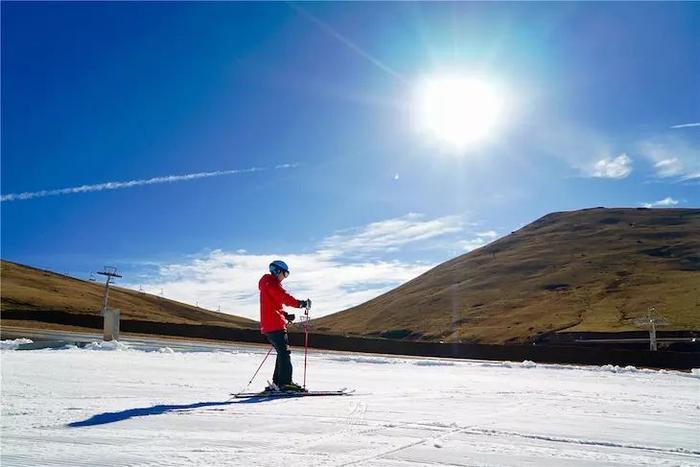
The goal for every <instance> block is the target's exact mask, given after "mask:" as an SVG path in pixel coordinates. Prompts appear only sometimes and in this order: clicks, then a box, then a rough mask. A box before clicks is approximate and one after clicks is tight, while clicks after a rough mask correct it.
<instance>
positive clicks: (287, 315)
mask: <svg viewBox="0 0 700 467" xmlns="http://www.w3.org/2000/svg"><path fill="white" fill-rule="evenodd" d="M283 314H284V317H285V319H286V320H287V321H289V322H290V323H291V322H292V321H294V320H295V319H296V316H295V315H294V313H287V312H286V311H285V312H284V313H283Z"/></svg>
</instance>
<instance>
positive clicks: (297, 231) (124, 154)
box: [0, 2, 700, 317]
mask: <svg viewBox="0 0 700 467" xmlns="http://www.w3.org/2000/svg"><path fill="white" fill-rule="evenodd" d="M698 30H700V5H698V4H697V3H672V4H662V3H635V4H631V3H615V4H587V3H542V4H540V3H519V4H512V3H454V4H452V3H415V2H411V3H300V4H285V3H216V4H214V3H207V4H204V3H202V4H194V3H187V4H184V3H156V2H154V3H97V2H94V3H81V2H76V3H70V4H68V3H65V4H63V3H8V2H3V3H2V204H1V205H0V208H1V209H2V257H3V259H8V260H11V261H17V262H20V263H24V264H29V265H32V266H36V267H42V268H48V269H51V270H55V271H58V272H69V273H70V274H71V275H75V276H78V277H83V278H86V277H89V275H90V272H91V271H96V270H99V269H101V268H102V266H103V265H115V266H117V267H118V268H119V269H120V270H121V271H123V272H124V275H125V277H124V279H123V280H122V281H121V284H122V285H125V286H129V287H134V288H139V287H142V288H143V289H144V290H146V291H149V292H154V293H160V292H161V290H163V294H164V295H166V296H168V297H171V298H176V299H179V300H183V301H187V302H190V303H199V304H200V305H202V306H206V307H208V308H212V309H217V308H219V307H221V310H222V311H226V312H231V313H235V314H240V315H244V316H249V317H256V316H257V289H256V284H257V279H258V278H259V276H260V274H262V273H263V272H264V271H265V269H266V265H267V263H269V261H270V260H272V259H275V258H278V257H279V258H282V259H285V260H286V261H287V262H288V263H290V265H291V268H292V275H291V276H290V278H289V279H288V282H286V283H285V284H286V285H287V287H288V289H289V290H290V291H291V292H292V293H294V294H296V295H299V298H306V297H307V296H308V297H311V298H312V299H316V300H315V303H316V305H315V312H316V313H317V316H320V315H324V314H327V313H329V312H333V311H338V310H340V309H343V308H345V307H347V306H351V305H354V304H357V303H360V302H362V301H364V300H367V299H369V298H371V297H373V296H376V295H378V294H379V293H382V292H384V291H386V290H389V289H391V288H393V287H395V286H396V285H398V284H400V283H402V282H405V281H406V280H409V279H411V278H412V277H415V276H416V275H418V274H420V273H422V272H424V271H425V270H427V269H429V268H430V267H432V266H434V265H436V264H439V263H440V262H442V261H445V260H447V259H449V258H452V257H454V256H457V255H459V254H462V253H465V252H467V251H469V250H471V249H474V248H476V247H479V246H482V245H484V244H486V243H488V242H490V241H492V240H493V239H495V238H498V237H499V236H502V235H506V234H508V233H510V232H511V231H513V230H515V229H517V228H519V227H521V226H522V225H525V224H527V223H529V222H531V221H533V220H535V219H536V218H538V217H540V216H542V215H544V214H547V213H549V212H553V211H562V210H573V209H581V208H586V207H594V206H607V207H619V206H629V207H638V206H642V205H651V206H658V207H697V206H698V181H700V86H698V83H699V82H700V41H699V40H698V36H697V31H698ZM447 75H449V76H459V77H477V78H478V79H479V80H480V82H481V83H485V84H486V85H488V86H489V87H490V88H491V89H493V90H494V92H495V93H496V94H497V96H498V99H499V100H500V102H501V110H500V113H499V114H498V115H499V116H498V118H497V119H496V120H495V123H494V126H493V128H492V129H491V130H490V131H489V133H488V135H487V136H486V137H484V138H482V139H481V140H479V141H477V142H474V143H470V144H469V145H467V146H465V147H455V146H452V145H450V144H446V143H445V141H444V140H443V141H441V140H440V137H439V135H436V134H428V133H427V132H426V131H425V128H422V127H421V126H420V123H419V121H420V118H419V117H417V114H418V113H419V110H417V108H418V105H417V104H416V92H417V91H416V89H418V87H419V83H420V82H422V81H425V80H430V79H434V77H436V76H447ZM460 79H461V78H460ZM466 106H467V107H470V108H472V107H473V108H475V109H476V110H477V113H476V114H475V115H476V118H477V119H480V118H481V117H483V113H478V110H479V108H478V107H479V106H478V105H473V106H472V105H470V104H469V102H467V105H466ZM196 174H199V175H196ZM167 177H173V178H170V179H168V178H167ZM77 187H83V188H78V189H76V188H77ZM51 190H58V191H56V192H53V193H51ZM23 194H24V195H23Z"/></svg>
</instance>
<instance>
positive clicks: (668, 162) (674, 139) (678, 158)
mask: <svg viewBox="0 0 700 467" xmlns="http://www.w3.org/2000/svg"><path fill="white" fill-rule="evenodd" d="M638 148H639V149H638V150H639V154H640V155H641V156H642V157H644V158H646V159H648V160H649V161H651V163H652V164H653V166H654V170H655V172H656V176H657V177H659V178H671V177H676V178H678V179H679V180H691V179H697V178H700V148H698V147H696V146H694V145H692V144H691V143H690V142H689V141H687V140H686V139H684V138H681V137H678V136H665V137H657V138H653V139H648V140H646V141H642V142H640V143H639V144H638Z"/></svg>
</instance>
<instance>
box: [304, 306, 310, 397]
mask: <svg viewBox="0 0 700 467" xmlns="http://www.w3.org/2000/svg"><path fill="white" fill-rule="evenodd" d="M304 318H305V319H304V389H306V355H307V353H308V350H309V307H308V306H307V307H306V309H305V310H304Z"/></svg>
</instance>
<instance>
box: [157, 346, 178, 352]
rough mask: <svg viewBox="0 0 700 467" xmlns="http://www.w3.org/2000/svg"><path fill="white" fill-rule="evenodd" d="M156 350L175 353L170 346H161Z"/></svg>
mask: <svg viewBox="0 0 700 467" xmlns="http://www.w3.org/2000/svg"><path fill="white" fill-rule="evenodd" d="M158 352H159V353H175V351H174V350H173V349H171V348H170V347H161V348H160V349H158Z"/></svg>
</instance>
